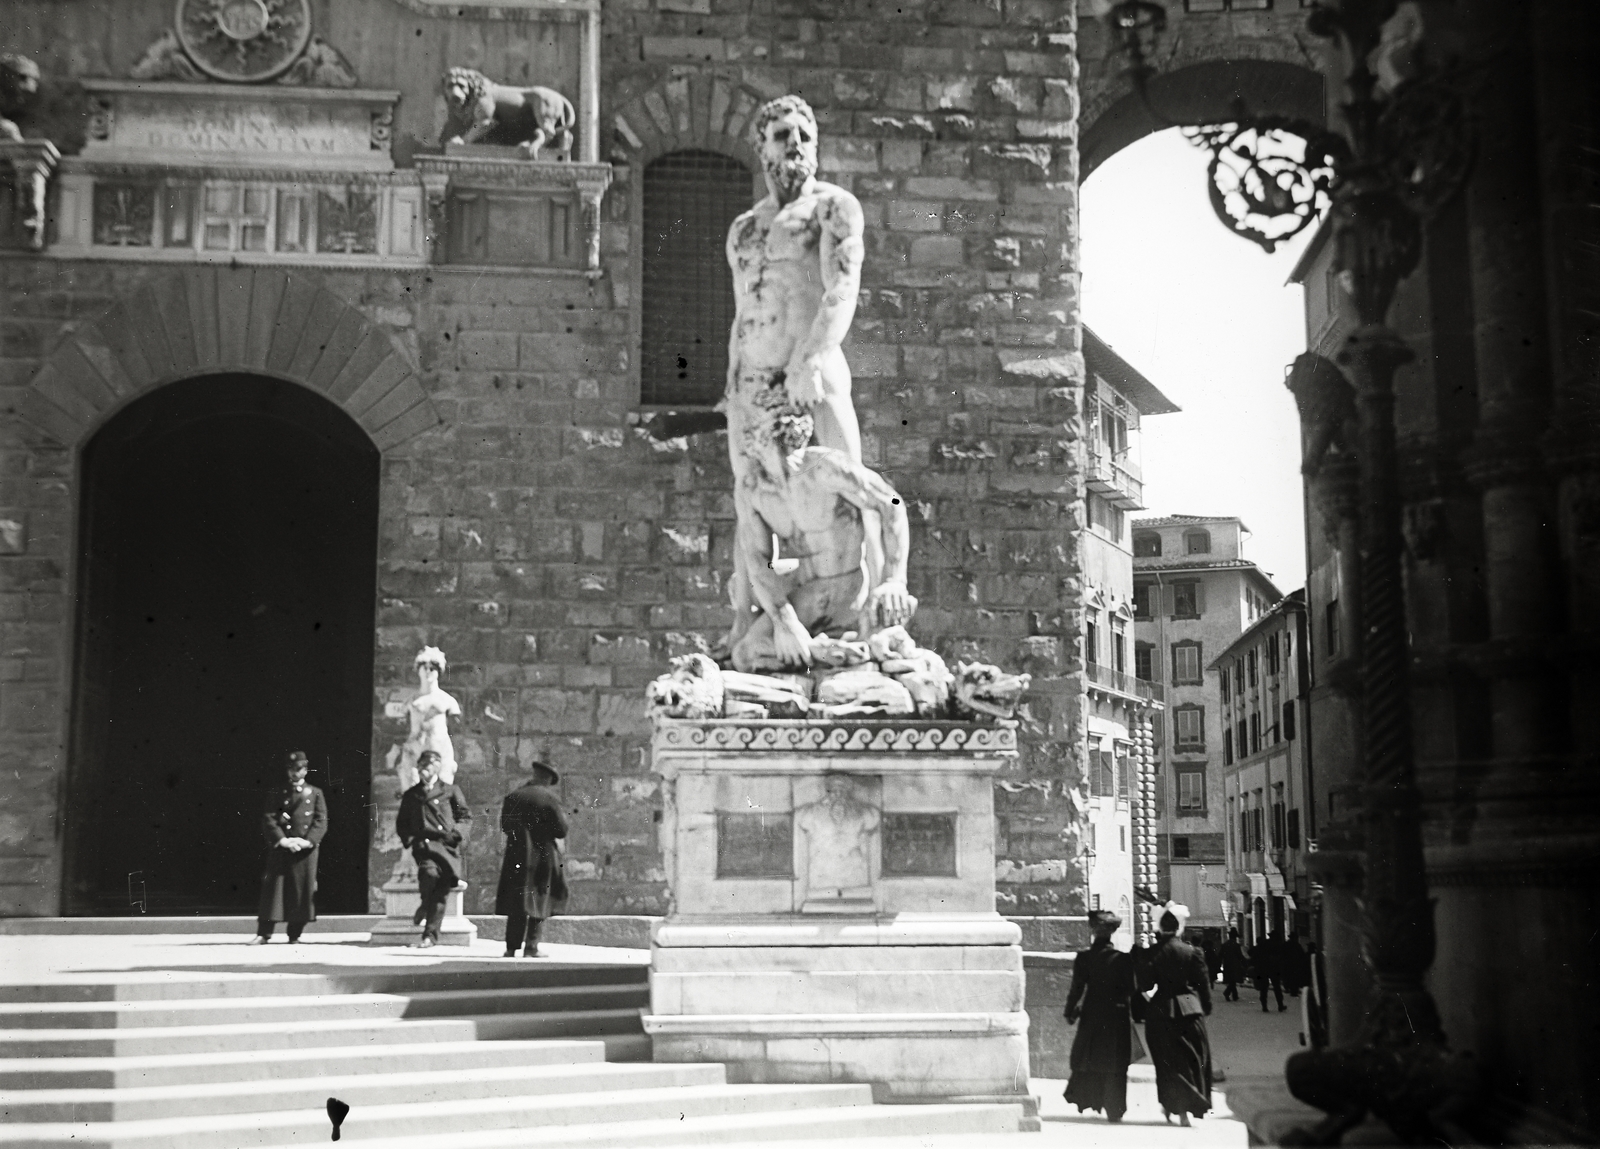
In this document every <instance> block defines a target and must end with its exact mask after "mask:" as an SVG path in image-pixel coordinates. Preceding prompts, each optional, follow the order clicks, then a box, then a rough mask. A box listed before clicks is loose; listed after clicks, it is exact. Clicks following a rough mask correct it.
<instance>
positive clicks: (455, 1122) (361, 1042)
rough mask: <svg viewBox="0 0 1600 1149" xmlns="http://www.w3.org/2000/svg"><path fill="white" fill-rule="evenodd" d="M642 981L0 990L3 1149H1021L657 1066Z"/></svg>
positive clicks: (421, 979)
mask: <svg viewBox="0 0 1600 1149" xmlns="http://www.w3.org/2000/svg"><path fill="white" fill-rule="evenodd" d="M647 977H648V971H647V970H646V969H645V968H644V967H642V966H634V965H599V964H595V965H589V964H578V963H568V964H557V963H545V962H541V963H538V964H535V963H531V962H520V961H519V962H516V963H514V964H513V963H507V964H506V965H505V966H503V967H502V966H495V965H492V964H490V963H487V962H477V963H473V962H462V963H459V964H457V963H451V965H450V966H448V967H446V968H435V969H431V970H426V971H422V970H417V971H411V970H404V969H399V970H397V969H394V968H392V967H390V968H349V967H344V968H338V969H336V970H333V971H332V972H320V973H259V974H258V973H222V972H217V973H207V972H204V971H199V970H185V971H181V972H179V971H174V972H173V974H172V975H171V976H170V977H164V978H161V979H158V980H150V979H132V978H129V979H122V980H119V979H117V977H116V975H114V974H112V975H107V979H106V980H104V981H99V980H95V981H78V982H65V983H60V984H40V985H4V986H0V1115H3V1116H0V1120H3V1122H4V1124H3V1125H0V1146H3V1147H6V1149H11V1147H18V1146H29V1147H33V1146H37V1147H40V1149H43V1147H50V1149H58V1147H59V1149H65V1147H66V1146H72V1147H74V1149H102V1147H103V1149H240V1147H244V1146H281V1145H308V1144H312V1143H325V1142H327V1141H328V1140H329V1139H330V1136H331V1133H332V1124H331V1122H330V1120H329V1118H328V1115H327V1108H326V1106H327V1101H328V1099H329V1098H330V1097H333V1098H338V1099H339V1100H340V1101H342V1102H344V1103H345V1104H347V1105H349V1106H350V1111H349V1114H348V1116H347V1117H345V1119H344V1121H343V1124H342V1127H341V1139H349V1140H354V1141H362V1142H364V1143H366V1144H368V1145H372V1146H393V1147H395V1149H402V1147H415V1149H424V1147H426V1149H479V1147H488V1146H512V1145H515V1146H555V1145H583V1146H601V1145H617V1146H623V1145H626V1146H640V1145H677V1144H700V1143H709V1144H728V1143H736V1142H747V1141H766V1140H791V1139H798V1138H808V1139H809V1138H830V1137H840V1138H849V1139H852V1140H853V1139H856V1138H861V1137H872V1136H898V1135H911V1134H929V1133H985V1134H987V1133H1009V1132H1014V1131H1016V1130H1017V1128H1018V1124H1019V1121H1020V1119H1021V1117H1022V1112H1021V1107H1020V1106H1017V1105H984V1104H977V1105H926V1106H905V1105H895V1106H888V1105H874V1104H872V1095H871V1089H870V1087H869V1086H866V1085H730V1084H729V1083H728V1082H727V1081H726V1079H725V1077H724V1074H723V1068H722V1066H721V1065H716V1064H687V1065H666V1064H663V1065H657V1064H653V1063H651V1062H650V1060H649V1058H650V1041H649V1039H648V1038H647V1037H646V1036H645V1035H644V1033H643V1031H642V1029H641V1027H640V1022H639V1012H640V1009H641V1008H642V1007H644V1006H645V1005H646V1004H647V1002H648V992H649V991H648V984H647Z"/></svg>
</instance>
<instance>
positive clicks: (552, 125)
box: [439, 68, 578, 160]
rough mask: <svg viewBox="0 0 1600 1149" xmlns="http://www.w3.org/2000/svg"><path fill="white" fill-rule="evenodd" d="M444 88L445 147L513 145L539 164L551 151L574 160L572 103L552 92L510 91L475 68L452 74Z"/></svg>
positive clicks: (533, 89)
mask: <svg viewBox="0 0 1600 1149" xmlns="http://www.w3.org/2000/svg"><path fill="white" fill-rule="evenodd" d="M440 87H441V88H442V90H443V92H444V102H445V107H446V108H447V109H448V111H449V117H448V118H447V119H446V121H445V125H444V132H443V134H442V135H441V136H440V137H439V142H440V143H441V144H480V143H481V144H513V145H516V146H519V147H521V148H522V149H523V150H524V151H526V152H527V155H528V158H529V159H531V160H536V159H538V158H539V154H540V153H541V152H542V151H544V150H545V149H546V148H547V147H548V148H549V149H550V151H551V152H552V153H553V154H554V157H555V158H556V159H558V160H570V159H571V158H572V126H573V124H575V123H576V122H577V119H578V116H577V113H576V112H575V111H573V108H572V101H571V100H569V99H567V98H566V97H565V96H563V95H562V94H561V93H560V92H557V91H555V90H553V89H551V88H538V87H535V88H511V87H507V86H506V85H505V84H496V83H495V82H494V81H493V80H491V79H489V77H488V76H485V75H484V74H483V73H482V72H479V71H476V70H475V69H472V68H451V69H450V70H449V71H448V72H446V73H445V74H444V80H443V82H442V83H441V85H440Z"/></svg>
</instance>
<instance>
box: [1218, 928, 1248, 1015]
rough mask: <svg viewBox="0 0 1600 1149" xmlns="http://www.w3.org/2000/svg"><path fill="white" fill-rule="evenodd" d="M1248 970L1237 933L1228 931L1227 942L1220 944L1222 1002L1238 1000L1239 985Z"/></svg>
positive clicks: (1236, 931) (1246, 960)
mask: <svg viewBox="0 0 1600 1149" xmlns="http://www.w3.org/2000/svg"><path fill="white" fill-rule="evenodd" d="M1249 968H1250V963H1249V960H1248V959H1247V958H1246V957H1245V955H1244V946H1243V945H1242V944H1240V942H1239V931H1238V930H1232V929H1230V930H1229V931H1228V940H1227V941H1225V942H1223V943H1222V1000H1223V1001H1238V1000H1239V983H1240V982H1241V981H1243V980H1244V979H1245V974H1246V973H1247V972H1248V970H1249Z"/></svg>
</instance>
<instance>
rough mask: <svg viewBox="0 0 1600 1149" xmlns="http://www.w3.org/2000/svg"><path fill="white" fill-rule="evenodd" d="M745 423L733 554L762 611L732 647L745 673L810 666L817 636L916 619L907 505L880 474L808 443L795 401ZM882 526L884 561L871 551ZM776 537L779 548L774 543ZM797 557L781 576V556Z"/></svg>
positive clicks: (808, 426) (804, 417) (807, 424)
mask: <svg viewBox="0 0 1600 1149" xmlns="http://www.w3.org/2000/svg"><path fill="white" fill-rule="evenodd" d="M766 414H767V417H766V418H765V419H764V420H762V421H759V422H754V421H752V422H746V423H745V424H744V427H743V436H744V442H743V444H741V445H742V447H743V448H744V454H745V461H746V463H747V464H748V465H747V467H746V469H745V473H744V474H743V476H742V477H740V478H739V479H738V484H739V485H738V493H739V499H738V502H739V504H740V508H741V509H740V510H739V514H738V522H737V525H736V536H735V539H734V551H735V553H736V554H737V555H739V556H741V557H742V559H743V564H744V570H745V574H746V577H747V578H748V580H749V585H750V593H751V596H752V598H753V599H754V601H755V602H756V604H757V605H758V606H759V607H760V608H761V615H760V617H759V618H758V619H756V620H755V622H754V623H753V624H752V625H751V626H750V627H749V628H748V629H747V631H746V632H745V634H744V636H743V637H742V638H741V639H740V640H739V641H738V642H737V643H736V644H735V645H734V647H733V652H732V653H733V665H734V668H735V669H737V670H741V671H761V670H795V669H802V668H806V667H809V666H810V665H811V661H812V656H811V644H812V636H813V635H815V634H822V633H827V634H832V635H840V634H842V632H844V631H847V630H848V631H855V632H856V633H858V634H871V633H872V632H873V631H875V630H877V629H879V628H881V627H886V626H899V625H902V624H904V623H905V622H906V621H907V620H908V619H910V617H911V615H912V612H914V611H915V610H916V608H917V600H916V599H915V598H913V597H912V596H911V594H910V593H909V592H908V591H907V590H906V559H907V556H908V554H909V552H910V547H911V532H910V526H909V523H908V520H907V518H906V509H905V504H904V502H903V501H902V500H901V499H900V497H899V496H898V495H896V494H895V492H894V488H893V487H891V486H889V484H888V483H886V482H885V481H884V480H883V479H882V478H881V477H880V476H879V475H877V474H875V473H874V472H872V471H870V470H868V469H867V468H866V467H863V466H862V465H861V464H860V463H858V462H855V461H854V460H852V459H851V458H850V457H849V456H848V455H847V454H846V453H845V452H843V451H840V450H838V449H836V448H833V447H811V446H807V444H808V443H809V442H810V441H811V434H812V422H811V416H810V415H808V414H806V413H804V412H803V411H802V410H800V409H799V408H796V407H790V406H781V407H776V408H772V409H770V410H768V411H767V413H766ZM869 512H870V513H871V520H872V522H871V524H870V525H876V526H877V527H878V531H879V538H878V539H877V543H878V547H879V549H880V550H881V552H882V554H883V565H882V567H881V568H878V569H874V568H873V565H872V563H871V562H870V558H869V556H868V553H867V551H866V549H865V543H866V541H867V537H868V527H869V515H868V513H869ZM775 543H776V549H775ZM779 552H781V554H782V555H783V556H784V557H788V558H793V559H797V560H798V562H797V563H796V564H795V566H794V569H793V570H792V571H786V572H782V573H780V571H779V570H778V569H777V568H776V567H775V564H774V560H775V559H777V558H778V557H779Z"/></svg>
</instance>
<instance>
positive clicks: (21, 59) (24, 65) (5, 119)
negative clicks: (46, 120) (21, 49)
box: [0, 52, 39, 140]
mask: <svg viewBox="0 0 1600 1149" xmlns="http://www.w3.org/2000/svg"><path fill="white" fill-rule="evenodd" d="M38 100H39V65H37V64H35V63H34V62H33V61H32V60H30V59H28V57H26V56H18V55H14V54H13V53H11V52H7V53H6V54H5V55H3V56H0V140H20V139H21V138H22V128H21V127H20V126H19V125H18V124H17V123H16V121H17V120H20V119H22V117H23V116H25V115H27V114H28V112H29V111H30V110H31V109H32V108H33V105H34V104H35V103H37V102H38Z"/></svg>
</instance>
